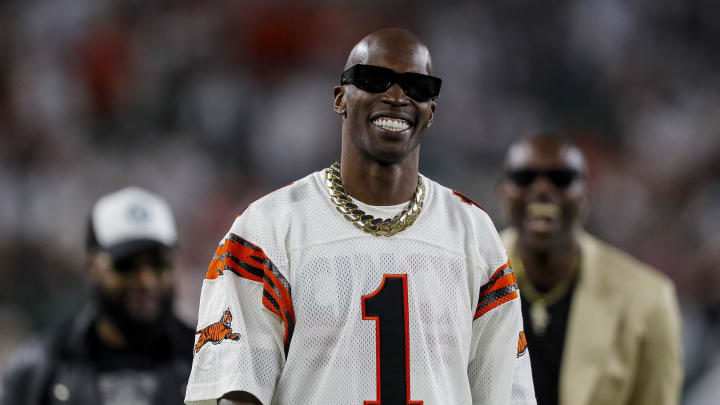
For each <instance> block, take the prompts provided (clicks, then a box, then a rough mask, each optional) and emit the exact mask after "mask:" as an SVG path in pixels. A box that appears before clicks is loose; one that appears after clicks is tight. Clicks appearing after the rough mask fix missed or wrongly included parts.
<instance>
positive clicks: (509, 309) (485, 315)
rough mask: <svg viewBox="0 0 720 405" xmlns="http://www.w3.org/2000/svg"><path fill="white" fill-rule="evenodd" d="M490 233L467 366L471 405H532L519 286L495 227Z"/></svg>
mask: <svg viewBox="0 0 720 405" xmlns="http://www.w3.org/2000/svg"><path fill="white" fill-rule="evenodd" d="M490 234H491V235H488V236H487V237H486V238H484V240H485V244H484V246H481V252H482V256H483V257H484V258H485V263H484V264H485V271H488V270H487V269H489V272H488V273H489V274H490V276H489V277H487V276H485V278H484V279H485V280H487V281H486V282H484V283H483V284H482V286H481V287H480V291H479V293H478V301H477V305H476V307H475V312H474V315H473V325H472V340H471V347H470V361H469V364H468V379H469V381H470V391H471V393H472V400H473V404H535V403H536V400H535V389H534V387H533V381H532V372H531V368H530V367H531V366H530V355H529V354H528V348H527V340H526V339H525V333H524V331H523V319H522V310H521V308H520V296H519V291H518V287H517V282H516V280H515V275H514V274H513V270H512V267H511V263H510V261H509V260H508V258H507V253H506V252H505V248H504V247H503V245H502V243H501V242H500V238H499V236H498V235H497V232H495V229H494V227H492V232H490Z"/></svg>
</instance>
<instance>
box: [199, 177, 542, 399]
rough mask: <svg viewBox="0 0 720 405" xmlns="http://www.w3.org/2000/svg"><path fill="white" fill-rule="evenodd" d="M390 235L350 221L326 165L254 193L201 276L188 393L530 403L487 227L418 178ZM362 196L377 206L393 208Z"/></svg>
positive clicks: (513, 295) (518, 331) (507, 271)
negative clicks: (408, 211)
mask: <svg viewBox="0 0 720 405" xmlns="http://www.w3.org/2000/svg"><path fill="white" fill-rule="evenodd" d="M423 180H424V182H425V187H426V196H425V201H424V207H423V210H422V212H421V213H420V215H419V217H418V218H417V220H416V221H415V223H414V224H413V225H411V226H410V227H408V228H407V229H405V230H404V231H402V232H399V233H397V234H395V235H393V236H389V237H387V236H373V235H371V234H368V233H366V232H363V231H362V230H360V229H358V228H356V227H355V226H354V225H353V224H352V223H351V222H349V221H348V220H347V219H345V218H344V217H343V215H342V214H340V213H339V212H338V211H337V210H336V207H335V205H334V203H333V202H332V201H331V200H330V197H329V194H328V191H327V188H326V185H325V175H324V171H320V172H316V173H313V174H311V175H309V176H307V177H305V178H303V179H302V180H299V181H297V182H295V183H293V184H291V185H289V186H286V187H284V188H282V189H280V190H277V191H275V192H273V193H271V194H269V195H267V196H265V197H263V198H261V199H260V200H258V201H256V202H254V203H252V204H251V205H250V206H249V207H248V208H247V209H246V210H245V212H244V213H242V214H241V215H240V216H238V217H237V219H236V220H235V223H234V224H233V225H232V228H231V229H230V231H229V232H228V234H227V235H226V236H225V238H223V240H222V241H221V242H220V245H219V247H218V249H217V251H216V253H215V256H214V258H213V260H212V262H211V263H210V267H209V269H208V272H207V275H206V279H205V280H204V281H203V286H202V294H201V297H200V311H199V317H198V331H197V332H196V344H195V347H194V352H195V358H194V361H193V366H192V372H191V374H190V379H189V383H188V386H187V392H186V398H185V401H186V403H187V404H193V405H195V404H198V405H199V404H208V405H209V404H213V405H215V404H216V400H217V398H220V397H221V396H222V395H224V394H225V393H227V392H231V391H246V392H249V393H252V394H253V395H255V396H256V397H257V398H258V399H259V400H260V401H261V402H262V403H263V404H264V405H270V404H272V405H276V404H277V405H280V404H282V405H286V404H288V405H289V404H318V405H324V404H328V405H330V404H332V405H336V404H356V405H363V404H365V405H370V404H382V405H408V404H424V405H448V404H456V405H467V404H471V403H472V404H493V405H499V404H535V396H534V389H533V384H532V376H531V371H530V357H529V355H528V353H527V347H526V346H527V345H526V343H525V337H524V333H523V332H522V331H523V324H522V315H521V311H520V300H519V298H518V291H517V285H516V284H515V277H514V275H513V273H512V269H511V268H510V266H509V262H508V258H507V255H506V253H505V249H504V248H503V246H502V244H501V242H500V239H499V237H498V234H497V232H496V230H495V227H494V225H493V223H492V221H491V220H490V218H489V217H488V215H487V214H486V213H485V212H484V211H483V210H482V209H481V208H480V207H478V206H477V205H476V204H474V203H473V202H472V201H471V200H470V199H468V198H467V197H465V196H463V195H462V194H460V193H457V192H455V191H452V190H450V189H448V188H445V187H443V186H441V185H440V184H438V183H435V182H433V181H431V180H429V179H427V178H425V177H423ZM358 205H359V206H360V207H361V208H362V209H363V210H364V211H366V212H367V213H368V214H372V215H375V216H376V217H383V218H387V217H392V216H394V215H396V214H397V213H398V212H399V211H400V210H401V209H402V208H403V207H404V205H405V204H402V205H398V206H393V207H372V206H367V205H364V204H362V203H358Z"/></svg>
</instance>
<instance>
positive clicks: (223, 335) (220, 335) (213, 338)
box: [195, 308, 240, 353]
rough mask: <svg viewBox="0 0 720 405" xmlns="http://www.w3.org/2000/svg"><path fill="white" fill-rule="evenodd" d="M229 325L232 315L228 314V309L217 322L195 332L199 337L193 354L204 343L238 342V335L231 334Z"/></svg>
mask: <svg viewBox="0 0 720 405" xmlns="http://www.w3.org/2000/svg"><path fill="white" fill-rule="evenodd" d="M231 323H232V313H231V312H230V308H228V309H226V310H225V312H223V314H222V316H221V317H220V320H219V321H218V322H215V323H213V324H211V325H208V326H206V327H204V328H202V329H200V330H198V331H195V334H196V335H200V337H199V338H198V341H197V343H196V344H195V353H197V352H199V351H200V349H201V348H202V347H203V346H205V344H206V343H212V344H214V345H217V344H220V343H221V342H222V341H223V340H228V339H229V340H240V334H239V333H233V331H232V327H231Z"/></svg>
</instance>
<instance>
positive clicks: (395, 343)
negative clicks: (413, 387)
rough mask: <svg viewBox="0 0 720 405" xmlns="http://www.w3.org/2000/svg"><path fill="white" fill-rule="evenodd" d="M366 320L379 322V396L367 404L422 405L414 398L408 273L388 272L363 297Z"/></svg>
mask: <svg viewBox="0 0 720 405" xmlns="http://www.w3.org/2000/svg"><path fill="white" fill-rule="evenodd" d="M362 319H365V320H369V321H375V345H376V353H377V357H376V359H377V360H376V362H377V399H376V400H375V401H370V400H368V401H365V402H364V405H422V403H423V401H411V400H410V327H409V322H408V286H407V274H385V275H383V281H382V283H380V287H378V288H377V290H375V291H374V292H372V293H371V294H368V295H363V296H362Z"/></svg>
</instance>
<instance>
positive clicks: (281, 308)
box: [205, 233, 295, 355]
mask: <svg viewBox="0 0 720 405" xmlns="http://www.w3.org/2000/svg"><path fill="white" fill-rule="evenodd" d="M225 271H229V272H231V273H233V274H235V275H236V276H238V277H242V278H244V279H248V280H252V281H256V282H259V283H262V284H263V296H262V303H263V305H264V306H265V308H267V309H268V310H269V311H270V312H272V313H273V314H275V315H276V316H277V317H278V318H280V320H281V321H282V322H283V324H284V326H285V332H284V335H283V343H284V346H285V355H287V352H288V348H289V346H290V339H291V338H292V333H293V330H294V329H295V310H294V309H293V305H292V300H291V298H290V283H288V281H287V279H286V278H285V277H284V276H283V275H282V273H280V270H279V269H278V268H277V267H276V266H275V264H273V262H272V261H271V260H270V258H268V257H267V255H266V254H265V252H264V251H263V250H262V249H261V248H260V247H259V246H257V245H254V244H253V243H251V242H249V241H247V240H245V239H243V238H241V237H240V236H238V235H235V234H234V233H230V234H228V236H227V237H226V238H225V239H224V240H223V243H222V244H221V245H220V246H218V248H217V250H216V251H215V255H214V256H213V259H212V261H211V262H210V266H208V271H207V274H206V275H205V278H206V279H208V280H214V279H217V278H219V277H221V276H223V275H224V273H225Z"/></svg>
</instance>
